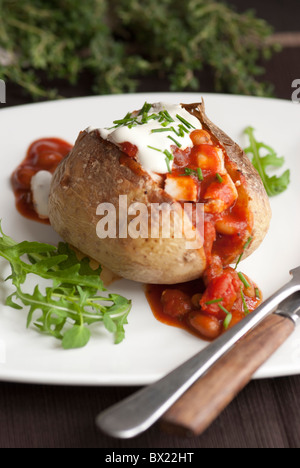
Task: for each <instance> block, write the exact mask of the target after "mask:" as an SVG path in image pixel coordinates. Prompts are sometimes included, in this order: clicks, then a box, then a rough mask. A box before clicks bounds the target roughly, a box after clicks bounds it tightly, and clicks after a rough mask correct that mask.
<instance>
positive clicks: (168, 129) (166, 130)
mask: <svg viewBox="0 0 300 468" xmlns="http://www.w3.org/2000/svg"><path fill="white" fill-rule="evenodd" d="M170 130H171V129H170V128H164V127H161V128H153V129H152V130H151V133H161V132H169V131H170Z"/></svg>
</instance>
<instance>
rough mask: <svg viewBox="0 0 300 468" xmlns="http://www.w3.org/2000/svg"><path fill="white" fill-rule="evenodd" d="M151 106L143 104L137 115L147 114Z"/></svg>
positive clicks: (146, 103)
mask: <svg viewBox="0 0 300 468" xmlns="http://www.w3.org/2000/svg"><path fill="white" fill-rule="evenodd" d="M151 107H152V105H151V104H149V103H148V102H145V103H144V105H143V107H142V108H141V110H140V112H139V115H144V114H148V112H149V110H150V109H151Z"/></svg>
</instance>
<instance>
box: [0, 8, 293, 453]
mask: <svg viewBox="0 0 300 468" xmlns="http://www.w3.org/2000/svg"><path fill="white" fill-rule="evenodd" d="M230 3H231V4H234V5H236V7H237V9H238V10H239V11H244V10H245V9H248V8H254V9H255V10H256V12H257V14H258V16H260V17H261V18H265V19H266V20H268V22H270V23H271V24H272V25H273V26H274V28H275V32H276V33H280V32H290V31H293V32H298V33H299V30H300V28H299V22H300V1H299V0H285V1H281V0H263V1H262V0H253V1H250V0H235V1H233V0H232V1H231V2H230ZM265 67H266V73H265V76H264V77H262V78H263V79H267V80H268V81H270V82H272V83H273V84H274V89H275V96H276V97H278V98H283V99H290V98H291V94H292V88H291V83H292V81H293V80H294V79H296V78H300V44H298V45H297V40H296V41H295V44H294V45H293V46H292V47H284V48H283V50H282V51H281V52H280V53H278V54H276V55H275V56H274V57H273V58H272V59H271V60H270V61H269V62H267V63H266V64H265ZM59 85H60V87H61V90H62V91H63V92H64V93H65V95H66V96H83V95H87V94H90V92H89V81H88V77H83V79H82V81H81V82H80V83H79V85H78V86H76V87H72V88H71V87H69V86H66V85H65V84H64V83H60V84H59ZM165 86H166V84H165V83H162V82H157V83H153V82H150V81H149V80H148V81H147V80H145V81H143V83H142V85H141V87H140V89H139V91H153V90H156V91H165ZM201 91H202V92H207V91H213V89H211V86H210V83H209V80H207V81H206V82H205V81H204V82H203V84H202V88H201ZM26 102H31V100H30V99H29V98H28V97H26V96H24V94H23V92H22V90H20V89H19V88H18V87H16V86H13V85H11V84H9V83H8V84H7V104H6V105H2V106H1V108H5V107H7V106H11V105H18V104H23V103H26ZM135 390H136V388H131V387H115V388H112V387H100V388H97V387H67V386H47V385H30V384H17V383H6V382H2V383H0V447H1V448H15V447H16V448H18V447H20V448H22V447H25V448H26V447H29V448H32V447H33V448H35V447H37V448H48V447H50V448H90V447H91V448H105V449H108V448H114V449H116V453H121V449H122V448H129V449H130V448H139V447H147V448H163V449H165V450H168V449H171V448H183V449H189V450H196V449H197V448H300V398H299V397H300V376H290V377H284V378H271V379H265V380H264V379H262V380H253V381H251V382H250V383H249V384H248V386H247V387H246V388H245V389H244V390H243V391H242V392H241V393H240V394H239V395H238V396H237V398H236V399H235V400H234V401H233V402H232V403H231V404H230V405H229V406H228V407H227V408H226V409H225V410H224V412H223V413H222V414H221V415H220V416H219V417H218V419H217V420H216V421H215V422H214V423H213V424H212V425H211V426H210V427H209V428H208V429H207V430H206V431H205V432H204V433H203V434H202V435H201V436H199V437H194V438H189V439H182V438H180V437H177V436H173V435H170V434H166V433H164V432H161V431H160V429H159V425H158V424H157V425H155V426H154V427H152V428H150V429H149V430H148V431H146V432H145V433H144V434H142V435H140V436H138V437H136V438H134V439H131V440H127V441H126V440H125V441H123V440H116V439H112V438H110V437H108V436H105V435H103V434H101V433H100V432H99V431H98V430H97V429H96V426H95V422H94V421H95V416H96V415H97V414H98V412H99V411H100V410H103V409H105V408H106V407H108V406H110V405H112V404H113V403H115V402H117V401H119V400H121V399H123V398H124V397H126V396H127V395H130V394H131V393H132V392H133V391H135ZM97 461H98V462H99V461H100V462H101V461H102V459H101V457H100V459H99V458H98V460H97Z"/></svg>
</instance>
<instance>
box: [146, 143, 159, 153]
mask: <svg viewBox="0 0 300 468" xmlns="http://www.w3.org/2000/svg"><path fill="white" fill-rule="evenodd" d="M147 147H148V148H150V149H153V150H155V151H159V152H160V153H162V150H161V149H159V148H155V147H154V146H150V145H147Z"/></svg>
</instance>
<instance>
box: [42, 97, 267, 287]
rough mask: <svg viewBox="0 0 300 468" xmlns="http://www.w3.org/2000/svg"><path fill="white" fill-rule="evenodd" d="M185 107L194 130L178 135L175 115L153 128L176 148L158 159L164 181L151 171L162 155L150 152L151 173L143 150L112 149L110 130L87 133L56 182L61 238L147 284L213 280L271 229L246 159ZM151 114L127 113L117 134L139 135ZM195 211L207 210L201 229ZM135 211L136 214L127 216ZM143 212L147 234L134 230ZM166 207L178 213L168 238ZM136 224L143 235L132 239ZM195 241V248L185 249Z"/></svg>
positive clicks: (196, 109)
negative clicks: (217, 263) (212, 273)
mask: <svg viewBox="0 0 300 468" xmlns="http://www.w3.org/2000/svg"><path fill="white" fill-rule="evenodd" d="M145 104H146V103H145ZM153 106H154V105H153ZM178 107H180V109H183V111H184V112H185V116H186V113H188V114H189V115H190V116H191V118H192V119H193V120H192V122H193V123H192V124H191V123H190V125H188V122H187V120H186V118H182V119H181V123H180V122H177V124H179V125H178V127H177V128H175V129H174V125H175V123H174V119H172V118H171V119H169V117H170V114H169V113H168V112H165V114H164V115H165V116H166V120H165V121H162V119H160V120H157V121H156V125H158V128H157V130H156V132H157V135H158V133H159V134H160V137H162V136H163V134H165V137H167V136H168V137H169V140H168V141H169V145H170V144H171V145H170V151H167V150H164V151H162V150H161V151H160V156H162V157H163V159H161V160H160V164H161V162H162V161H163V162H164V163H165V164H166V167H167V169H166V171H164V172H163V173H162V172H161V170H160V169H159V167H161V166H159V164H158V165H157V166H155V165H154V170H153V167H152V166H151V164H152V162H153V161H154V159H155V158H156V157H158V156H159V150H160V149H159V148H157V147H154V146H151V145H150V144H147V148H151V149H152V150H153V153H152V154H153V161H152V160H151V164H150V166H151V167H150V168H149V167H147V164H146V163H147V161H146V163H145V161H144V162H142V161H143V159H142V155H140V157H138V156H139V153H138V151H139V148H138V147H137V145H135V144H133V143H132V141H129V140H123V141H118V142H116V141H113V140H112V138H111V137H110V135H111V132H112V131H113V130H110V131H107V132H106V133H105V132H103V131H102V132H101V131H100V130H98V129H87V130H84V131H81V132H80V134H79V136H78V138H77V140H76V142H75V145H74V147H73V149H72V150H71V152H70V153H69V155H68V156H67V157H66V158H64V159H63V160H62V162H61V163H60V164H59V166H58V168H57V169H56V171H55V173H54V175H53V178H52V183H51V188H50V196H49V220H50V223H51V225H52V227H53V228H54V230H55V231H56V232H57V233H58V234H59V235H60V236H61V237H62V238H63V239H64V240H65V241H66V242H68V243H70V244H72V245H73V246H75V247H76V248H77V249H79V250H80V251H82V252H83V253H84V254H87V255H88V256H90V257H91V258H93V259H95V260H96V261H98V262H99V263H100V264H102V265H104V266H105V267H107V268H109V269H110V270H111V271H112V272H113V273H114V274H116V275H118V276H121V277H124V278H127V279H130V280H134V281H138V282H142V283H153V284H176V283H183V282H187V281H190V280H194V279H196V278H199V277H201V276H202V275H203V274H204V273H205V271H207V269H208V268H209V266H210V265H211V264H212V261H211V260H212V258H214V257H216V256H217V257H218V258H221V260H222V264H223V265H224V266H226V265H229V264H231V263H233V262H235V261H236V260H237V259H238V258H239V256H240V255H241V254H243V255H244V257H246V256H248V255H250V254H251V253H252V252H253V251H254V250H255V249H257V247H258V246H259V245H260V243H261V242H262V240H263V238H264V237H265V234H266V233H267V230H268V227H269V223H270V218H271V210H270V205H269V200H268V197H267V194H266V192H265V189H264V187H263V184H262V181H261V179H260V177H259V175H258V173H257V171H256V170H255V169H254V168H253V166H252V164H251V162H250V161H249V159H248V157H247V156H246V155H245V153H244V152H243V150H242V149H241V148H240V147H239V146H238V145H237V144H236V143H234V142H233V141H232V140H231V139H230V138H229V137H228V136H227V135H226V134H225V133H224V132H223V131H221V130H220V129H219V128H217V127H216V126H215V125H214V124H213V123H212V122H211V121H210V120H209V119H208V118H207V116H206V114H205V108H204V103H203V102H202V103H196V104H181V105H179V106H178ZM150 108H151V105H149V106H148V107H147V109H145V106H144V108H143V109H142V110H140V111H134V112H132V113H128V114H127V116H126V118H127V120H126V118H125V120H124V119H123V120H122V121H115V126H114V127H113V129H115V128H120V127H122V128H123V129H124V128H125V127H126V128H125V129H126V131H127V132H128V131H132V134H134V133H133V132H134V131H135V129H136V128H137V127H138V128H140V127H142V126H143V125H142V124H143V119H144V122H146V121H148V120H149V119H148V118H147V116H148V117H149V116H151V115H152V114H151V112H153V107H152V111H151V110H150ZM154 108H155V106H154ZM153 113H154V112H153ZM156 115H160V116H161V115H162V114H161V113H160V112H157V113H156ZM176 115H177V116H179V117H180V115H179V114H176ZM145 116H146V118H145ZM167 117H168V118H167ZM138 119H139V120H138ZM155 119H156V117H155ZM155 119H154V117H153V119H152V120H153V121H154V120H155ZM195 119H196V120H197V122H198V123H199V125H197V127H196V126H195V125H194V124H195ZM130 122H131V123H130ZM172 126H173V130H174V132H175V133H172V132H171V133H172V135H173V137H172V138H171V140H172V141H170V135H171V134H170V132H169V134H168V135H167V130H168V128H169V130H170V128H172ZM178 130H179V131H178ZM152 131H153V133H155V131H154V130H152ZM129 134H130V133H129ZM184 134H186V135H184ZM183 136H185V137H188V138H189V140H190V142H191V144H190V145H188V146H187V147H181V145H180V143H179V142H178V140H180V138H181V137H183ZM121 140H122V137H121ZM146 143H147V142H146ZM156 150H157V151H156ZM154 155H155V156H154ZM125 196H126V197H125ZM124 203H125V204H124ZM155 204H156V205H155ZM197 204H201V206H202V208H203V219H202V223H201V229H198V225H197V223H196V222H195V219H194V217H193V216H190V215H189V214H188V213H187V212H186V210H185V209H184V207H185V205H189V206H193V207H194V206H196V205H197ZM121 205H122V206H121ZM154 205H155V206H157V205H158V206H159V208H160V209H159V212H158V215H157V213H156V216H151V215H150V212H149V210H150V207H152V206H154ZM133 206H134V207H136V211H135V210H133V211H131V212H130V207H131V209H132V207H133ZM141 206H146V207H147V208H148V209H149V210H148V211H147V213H146V214H145V213H144V218H143V221H145V223H144V224H143V226H144V228H145V226H146V228H148V230H147V229H146V230H147V233H146V234H145V233H143V232H142V231H141V230H140V231H138V229H137V224H138V221H139V222H140V225H141V224H142V221H141V218H139V220H138V221H137V219H136V217H135V218H134V216H133V214H137V213H140V214H141V210H140V211H138V209H139V208H141ZM99 207H100V208H99ZM110 207H114V209H115V211H114V212H113V211H112V219H111V221H112V223H113V224H114V226H115V227H116V228H115V230H113V231H112V232H110V233H109V232H108V231H107V235H106V236H105V235H99V223H102V224H101V228H103V227H104V225H105V222H107V227H108V225H109V219H110V218H107V219H106V220H105V217H104V215H105V214H107V213H108V211H107V212H106V211H105V209H106V208H107V210H109V208H110ZM168 207H172V219H173V222H172V223H170V225H169V227H170V230H169V235H168V236H164V235H162V230H161V226H162V225H163V221H164V218H165V219H166V220H167V218H170V209H168ZM126 210H127V215H126V216H124V211H126ZM101 216H102V217H101ZM101 220H102V221H101ZM133 221H134V222H135V224H134V226H135V228H136V231H135V232H139V233H140V235H128V232H129V231H130V228H132V226H133V225H132V222H133ZM150 224H151V232H152V229H154V232H155V233H156V234H155V235H153V236H151V232H150ZM183 226H184V228H183ZM149 232H150V234H149ZM124 233H125V234H124ZM102 234H103V229H102ZM109 234H110V235H109ZM191 238H193V239H194V240H196V241H197V244H196V245H197V247H195V248H191V247H189V248H187V243H188V242H190V240H191Z"/></svg>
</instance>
